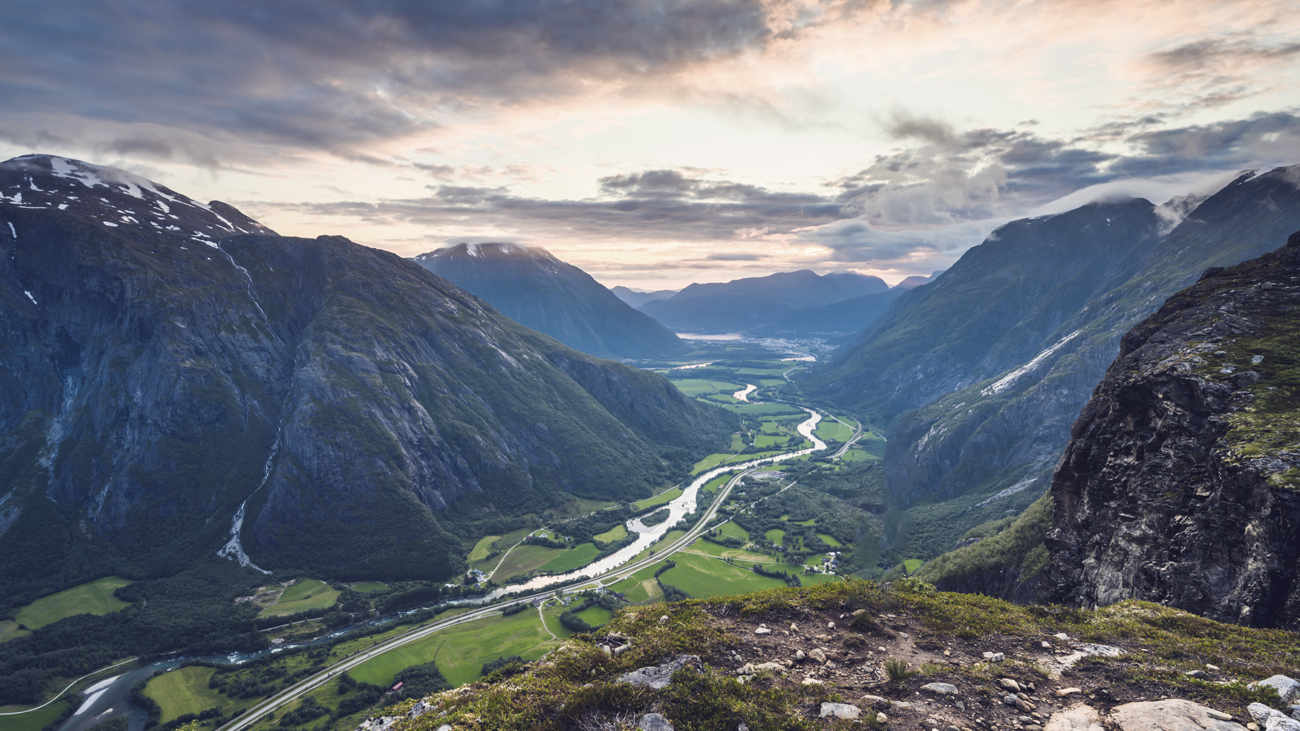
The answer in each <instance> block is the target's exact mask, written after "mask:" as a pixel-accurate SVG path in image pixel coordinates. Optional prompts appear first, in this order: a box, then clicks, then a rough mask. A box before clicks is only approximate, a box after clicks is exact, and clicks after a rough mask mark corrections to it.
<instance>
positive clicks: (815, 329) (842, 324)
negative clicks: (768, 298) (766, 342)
mask: <svg viewBox="0 0 1300 731" xmlns="http://www.w3.org/2000/svg"><path fill="white" fill-rule="evenodd" d="M942 273H943V272H935V273H934V274H931V275H930V276H928V277H920V276H911V277H908V278H906V279H904V280H903V281H901V282H899V283H898V284H896V285H894V286H893V287H890V288H889V289H888V290H887V291H885V292H872V293H871V294H864V295H859V296H857V297H850V298H849V299H846V300H840V301H839V302H834V303H831V304H829V305H816V306H814V307H802V308H800V309H797V310H794V311H793V312H789V313H787V314H785V315H783V316H782V317H781V318H779V319H777V320H775V321H774V322H771V323H769V324H767V325H766V326H764V327H760V328H758V329H757V332H758V333H760V334H763V335H769V336H773V337H801V338H806V337H821V338H825V339H827V340H843V339H844V338H845V337H846V336H849V335H853V334H854V333H859V332H862V331H863V330H865V329H866V328H868V327H869V326H870V325H871V323H873V322H875V321H876V319H877V318H879V317H880V316H881V315H883V314H885V313H886V312H888V311H889V308H890V307H892V306H893V304H894V302H895V301H896V300H897V299H898V298H899V297H901V296H902V295H903V293H904V292H906V291H908V290H909V289H915V288H917V287H920V286H921V285H923V284H929V283H930V282H932V281H934V278H935V277H937V276H939V275H940V274H942ZM851 342H852V340H851V338H850V343H851Z"/></svg>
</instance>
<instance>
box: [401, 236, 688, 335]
mask: <svg viewBox="0 0 1300 731" xmlns="http://www.w3.org/2000/svg"><path fill="white" fill-rule="evenodd" d="M414 261H415V262H416V263H417V264H419V265H420V266H422V267H424V268H425V269H428V270H429V271H431V272H433V273H434V274H437V275H438V276H441V277H443V278H445V279H448V280H449V281H451V282H452V283H454V284H456V285H457V286H459V287H461V288H462V289H465V290H466V291H468V292H470V293H472V294H474V295H476V296H478V297H482V298H483V299H484V300H486V301H488V302H489V303H491V304H492V306H493V307H494V308H496V309H497V310H498V311H499V312H501V313H502V314H504V315H505V316H506V317H509V318H511V319H512V320H514V321H516V322H518V323H520V324H522V325H525V326H526V327H530V328H532V329H534V330H537V331H539V332H543V333H546V334H547V335H550V336H551V337H554V338H556V339H557V340H559V341H561V342H563V343H565V344H566V345H568V346H569V347H572V348H575V349H577V350H580V351H582V352H584V353H590V354H592V355H596V356H602V357H617V358H626V359H646V358H652V359H653V358H665V357H671V356H674V355H681V354H682V353H685V352H686V351H687V350H689V349H690V346H689V345H688V344H687V343H685V342H683V341H682V340H681V339H680V338H678V337H677V336H676V335H675V334H673V333H672V332H670V331H669V330H668V329H667V328H665V327H664V326H662V325H660V324H659V323H658V322H656V321H655V320H654V319H653V318H651V317H649V316H647V315H645V314H643V313H641V312H638V311H636V310H635V309H633V308H632V307H630V306H628V305H627V303H625V302H623V301H622V300H621V299H619V298H618V297H617V296H616V295H615V294H614V293H613V292H611V291H610V290H609V289H607V288H606V287H605V286H604V285H602V284H600V283H599V282H597V281H596V280H595V279H594V278H592V277H591V275H589V274H587V273H586V272H584V271H582V270H581V269H579V268H577V267H575V266H573V265H571V264H567V263H565V262H563V261H560V260H559V259H558V258H556V257H555V256H554V255H553V254H551V253H550V252H549V251H546V250H545V249H542V248H538V247H527V246H520V245H518V244H498V243H489V244H474V243H469V244H457V245H454V246H448V247H444V248H442V249H438V250H436V251H432V252H429V253H426V254H420V255H419V256H416V257H414Z"/></svg>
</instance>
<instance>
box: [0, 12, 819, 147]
mask: <svg viewBox="0 0 1300 731" xmlns="http://www.w3.org/2000/svg"><path fill="white" fill-rule="evenodd" d="M785 32H786V33H787V34H788V33H797V32H798V28H796V27H794V26H791V27H790V28H787V29H786V31H785ZM772 37H773V31H772V29H770V28H769V27H768V24H767V11H766V10H765V8H764V6H763V5H760V4H759V3H755V2H748V1H746V0H699V1H696V0H570V1H569V2H563V3H553V2H548V1H547V0H516V1H514V2H508V3H449V2H428V3H413V2H404V1H402V0H375V1H374V2H367V3H364V4H362V3H355V2H347V1H346V0H283V1H282V2H274V3H266V2H262V1H261V0H229V1H228V2H222V3H174V2H166V1H165V0H140V1H139V2H133V3H93V4H89V5H87V4H84V3H79V2H73V0H51V2H47V3H39V4H34V5H29V6H28V7H26V8H25V9H24V11H23V12H21V13H17V12H15V13H10V14H8V16H7V17H6V19H5V23H4V24H3V26H0V69H2V70H0V98H4V99H5V100H6V105H5V107H6V112H5V116H6V117H8V118H10V119H15V118H16V117H15V115H18V114H20V113H21V114H31V113H46V114H65V115H68V116H70V117H77V118H81V119H85V120H113V121H116V122H121V123H130V122H150V123H156V124H161V125H165V126H170V127H176V128H180V129H186V130H189V131H191V132H197V133H203V134H209V135H213V136H217V137H221V136H225V137H227V138H238V139H241V140H244V141H247V142H249V143H254V144H276V145H293V146H297V147H303V148H309V149H313V150H321V149H323V150H331V151H343V150H346V149H351V150H352V152H353V153H356V151H357V149H358V148H361V147H364V146H365V145H367V144H369V143H373V142H376V141H382V140H393V139H399V138H402V137H405V136H409V135H411V134H413V133H416V132H419V131H422V130H429V129H434V128H437V127H438V126H439V125H441V124H443V123H444V122H445V120H446V119H448V118H450V117H453V116H454V115H456V114H457V113H460V112H463V111H465V110H467V109H474V108H492V107H493V106H495V105H498V104H502V103H514V102H518V101H520V100H523V99H539V98H562V97H563V96H565V95H568V94H572V93H576V92H580V91H584V90H587V89H589V87H590V85H591V84H593V83H594V84H602V85H607V84H611V83H614V84H616V83H618V81H619V80H620V79H630V78H638V77H653V76H659V75H670V74H673V73H675V72H678V71H680V70H681V69H683V68H685V67H689V66H691V65H693V64H705V63H709V62H711V61H714V60H717V59H723V58H728V57H732V56H735V55H736V54H738V53H741V52H743V51H745V50H746V49H751V48H759V47H762V46H763V45H764V44H766V43H768V42H769V41H770V40H771V38H772ZM10 126H13V125H10ZM132 149H133V150H136V151H143V152H145V153H147V154H152V155H155V156H156V155H159V154H163V153H164V151H162V150H158V149H149V142H148V141H142V142H141V144H139V145H137V146H135V147H134V148H132Z"/></svg>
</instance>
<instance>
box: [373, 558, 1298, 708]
mask: <svg viewBox="0 0 1300 731" xmlns="http://www.w3.org/2000/svg"><path fill="white" fill-rule="evenodd" d="M661 615H662V616H666V617H667V619H666V620H661V619H660V617H661ZM760 623H765V624H766V625H767V626H768V627H769V628H774V631H772V632H769V633H767V634H765V635H757V634H755V629H756V628H757V627H758V626H759V624H760ZM787 628H788V629H787ZM606 632H618V633H620V634H622V635H624V636H626V637H628V638H630V639H631V645H630V646H629V649H628V650H627V651H626V652H623V653H622V654H620V655H617V656H610V655H607V654H605V653H604V652H602V651H601V649H600V647H599V643H600V642H602V638H603V636H604V634H605V633H606ZM1060 634H1064V635H1065V636H1066V637H1067V638H1069V639H1065V640H1063V639H1061V638H1060V637H1059V636H1058V635H1060ZM1081 643H1105V644H1108V645H1112V646H1114V647H1117V648H1118V649H1119V654H1118V655H1117V656H1115V657H1093V658H1090V659H1086V660H1083V661H1080V662H1077V663H1075V664H1073V665H1068V666H1067V665H1064V664H1063V663H1062V658H1065V657H1066V656H1067V655H1069V653H1070V652H1072V651H1073V650H1074V648H1075V646H1079V645H1080V644H1081ZM811 646H821V647H825V648H826V652H827V654H828V656H829V657H830V658H832V659H833V660H834V661H835V664H836V667H833V668H832V667H831V666H830V665H825V666H822V665H819V664H818V663H816V662H813V661H811V660H804V661H802V662H800V661H798V660H795V659H794V651H795V649H796V648H799V649H802V648H806V647H811ZM988 650H994V651H997V652H1002V653H1004V654H1005V656H1006V660H1005V662H1003V663H1001V664H990V663H988V662H985V661H984V659H983V658H982V653H983V652H984V651H988ZM683 654H691V655H696V656H698V657H700V658H701V661H702V662H701V663H700V664H699V665H689V664H688V665H687V666H686V667H685V668H683V669H682V670H680V671H678V672H677V673H676V674H675V675H674V676H673V678H672V682H671V683H670V684H669V685H668V687H666V688H664V689H663V690H658V691H656V690H652V689H649V688H644V687H634V686H631V685H626V684H620V683H618V682H617V678H618V677H619V676H620V675H621V674H623V673H626V672H628V671H630V670H633V669H636V668H640V667H645V666H650V665H656V664H659V663H662V662H664V661H666V660H668V659H671V658H673V657H675V656H678V655H683ZM1297 658H1300V636H1297V635H1296V634H1294V633H1288V632H1281V631H1271V630H1256V629H1248V628H1243V627H1236V626H1230V625H1222V624H1218V623H1216V622H1213V621H1211V620H1206V619H1203V618H1200V617H1196V616H1194V615H1190V614H1187V613H1185V612H1181V611H1178V610H1174V609H1168V608H1166V607H1161V606H1158V605H1153V604H1147V603H1143V602H1123V603H1121V604H1118V605H1115V606H1112V607H1109V608H1106V609H1102V610H1098V611H1091V612H1090V611H1082V610H1071V609H1065V608H1062V607H1039V606H1017V605H1012V604H1008V603H1006V602H1002V601H999V600H996V599H991V598H988V597H983V596H978V595H969V594H946V593H941V592H936V591H934V589H933V587H930V586H929V585H927V584H924V583H922V582H919V581H917V580H915V579H908V580H905V581H902V582H898V583H896V584H895V585H893V586H892V587H882V586H879V585H876V584H873V583H870V582H863V581H854V582H845V583H837V584H828V585H820V586H815V587H805V588H803V589H785V588H782V589H774V590H769V591H763V592H758V593H754V594H748V595H743V596H732V597H715V598H713V599H708V600H703V601H701V600H693V601H687V602H680V603H677V604H672V605H667V606H666V607H662V608H660V607H655V608H652V609H642V608H636V607H634V608H628V609H624V610H620V611H619V612H618V613H616V614H615V615H614V617H613V618H612V619H611V620H610V621H609V623H608V624H607V625H606V627H605V628H604V629H603V630H602V631H600V632H597V633H595V634H593V635H575V636H574V637H572V638H570V639H569V640H568V641H566V642H565V643H564V645H563V646H561V647H560V648H559V649H557V650H556V651H555V652H554V653H552V654H551V655H549V656H547V657H546V658H545V659H543V660H542V661H540V662H537V663H534V664H532V665H531V666H529V667H528V668H527V669H526V670H525V672H523V673H522V674H519V675H513V676H511V677H509V678H508V679H505V678H502V679H491V678H490V679H488V680H487V681H486V682H480V683H476V684H474V685H472V686H469V687H468V688H465V689H462V690H461V691H458V692H448V693H441V694H436V695H433V696H430V697H429V698H428V699H426V700H427V701H428V702H429V703H430V704H431V706H432V711H431V712H429V713H426V714H424V715H420V716H418V717H417V718H414V719H403V720H399V721H398V722H397V725H396V726H394V727H393V731H432V729H434V728H436V727H437V726H439V725H442V724H451V725H452V727H453V728H457V729H461V728H464V729H494V730H497V729H499V730H501V731H510V730H512V729H539V730H543V731H546V730H550V729H555V730H557V731H558V730H559V729H572V728H607V727H608V728H631V727H634V725H635V723H636V719H637V718H638V717H639V716H640V715H642V714H644V713H647V712H650V711H655V712H658V713H662V714H663V715H665V716H667V717H668V719H669V721H670V722H671V723H673V725H674V727H675V728H677V729H680V730H682V731H704V730H708V731H734V729H735V728H737V727H738V726H739V725H740V724H741V723H744V724H746V725H747V726H748V727H749V728H754V729H758V728H762V729H826V728H831V729H838V728H844V729H847V728H856V727H866V726H873V725H875V724H874V723H873V721H874V717H873V716H872V715H871V714H868V720H867V722H866V723H860V724H859V725H857V726H854V725H853V724H851V723H850V722H847V721H845V722H840V721H827V720H825V719H821V718H819V713H818V710H819V708H820V704H821V702H823V701H835V702H848V703H853V704H857V705H859V706H863V707H865V708H866V709H867V710H868V711H882V710H883V711H888V715H889V716H890V720H889V722H888V724H887V725H888V727H893V728H899V729H905V728H913V727H916V725H917V724H925V727H926V728H928V727H930V726H931V725H934V724H936V723H937V724H938V725H939V726H940V727H942V726H944V725H954V726H957V727H964V726H968V727H987V728H993V727H1004V726H1006V727H1011V726H1014V725H1016V723H1017V721H1018V716H1019V715H1021V714H1022V713H1023V712H1022V711H1019V710H1017V709H1015V708H1014V707H1010V706H1006V705H1005V704H1003V703H1002V699H1001V694H1000V678H1012V679H1015V680H1017V682H1019V683H1020V684H1021V686H1022V687H1024V688H1025V689H1026V690H1027V691H1028V692H1027V694H1026V695H1027V697H1028V698H1030V699H1031V702H1033V703H1035V704H1036V706H1037V710H1038V712H1041V713H1042V714H1044V717H1045V716H1046V715H1050V714H1051V713H1052V712H1053V711H1055V710H1059V709H1061V708H1063V707H1065V706H1066V705H1070V704H1073V703H1075V702H1077V701H1079V700H1082V701H1084V702H1086V703H1088V704H1089V705H1092V706H1094V707H1096V708H1097V709H1098V710H1100V711H1102V712H1103V713H1104V712H1106V711H1109V710H1110V709H1111V708H1113V707H1114V706H1116V705H1119V704H1121V703H1126V702H1130V701H1135V700H1138V699H1143V700H1155V699H1157V698H1161V697H1174V698H1187V699H1190V700H1193V701H1196V702H1198V703H1202V704H1205V705H1208V706H1211V707H1214V708H1217V709H1219V710H1222V711H1225V712H1227V713H1229V714H1232V715H1233V716H1234V717H1235V718H1237V719H1243V718H1246V719H1247V720H1248V717H1246V716H1245V706H1246V704H1248V703H1250V702H1252V701H1262V702H1270V703H1272V704H1273V705H1275V706H1276V705H1278V704H1279V699H1278V698H1277V697H1276V695H1275V694H1274V693H1272V691H1252V690H1248V689H1247V688H1246V687H1245V685H1244V683H1245V682H1248V681H1251V680H1254V679H1258V678H1263V677H1267V676H1269V675H1272V674H1274V673H1281V672H1289V671H1292V668H1293V667H1294V664H1295V662H1296V660H1297ZM888 659H897V660H900V661H901V662H902V663H903V664H904V665H906V666H907V667H908V668H909V670H910V671H911V672H912V674H913V675H912V677H908V678H906V679H899V680H891V679H890V678H889V676H888V674H887V673H885V672H884V669H883V666H884V664H885V660H888ZM767 661H776V662H778V663H782V664H784V665H785V666H786V669H784V670H782V671H781V672H775V673H773V672H767V673H759V674H755V675H752V676H751V677H750V679H749V682H746V683H742V682H739V681H738V679H737V678H738V676H739V675H740V674H741V673H742V672H744V671H743V670H742V665H743V664H745V663H758V662H767ZM1207 665H1213V666H1215V667H1217V668H1220V669H1219V670H1215V671H1213V673H1212V677H1211V678H1210V679H1209V680H1196V679H1193V678H1189V677H1187V676H1186V675H1183V672H1184V671H1186V670H1188V669H1193V668H1196V669H1203V668H1205V667H1206V666H1207ZM1057 673H1062V675H1061V676H1060V677H1059V678H1057V677H1056V674H1057ZM805 678H807V679H810V680H812V681H814V682H812V683H805V682H804V679H805ZM932 681H942V682H948V683H951V684H953V685H955V686H956V687H957V688H958V696H957V697H956V698H957V699H958V700H961V701H963V704H962V705H961V706H958V705H957V704H956V703H954V701H953V699H952V698H947V699H945V698H940V697H936V696H927V695H924V694H921V693H920V692H919V691H920V686H921V685H923V684H925V683H928V682H932ZM1067 685H1069V686H1074V687H1077V688H1081V689H1082V692H1080V693H1079V694H1078V695H1077V696H1073V697H1070V698H1067V699H1061V698H1059V697H1057V695H1056V693H1055V690H1057V689H1060V688H1064V687H1066V686H1067ZM866 694H871V695H873V696H882V697H884V698H885V699H886V700H885V701H883V702H877V701H872V700H870V699H866V698H864V697H863V696H864V695H866ZM891 699H894V700H905V701H909V702H911V703H912V704H913V705H912V706H911V707H909V708H902V707H897V706H890V705H889V703H888V701H889V700H891ZM412 704H413V701H411V702H407V703H405V704H403V705H399V706H397V707H396V708H394V709H391V712H393V713H399V712H405V711H406V710H408V709H409V708H410V707H411V705H412ZM878 704H882V705H878Z"/></svg>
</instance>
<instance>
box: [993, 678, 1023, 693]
mask: <svg viewBox="0 0 1300 731" xmlns="http://www.w3.org/2000/svg"><path fill="white" fill-rule="evenodd" d="M998 682H999V683H1001V684H1002V687H1003V688H1006V689H1007V690H1009V691H1011V692H1012V693H1019V692H1020V683H1017V682H1016V681H1014V680H1012V679H1011V678H1002V679H1001V680H999V681H998Z"/></svg>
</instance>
